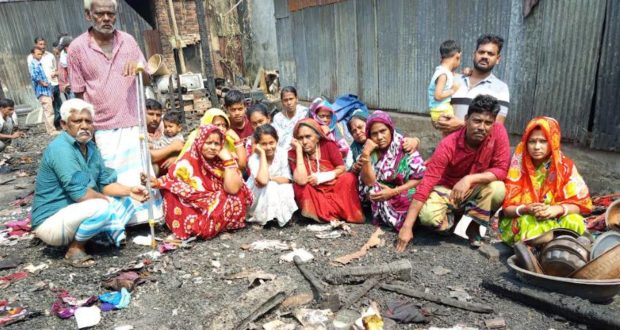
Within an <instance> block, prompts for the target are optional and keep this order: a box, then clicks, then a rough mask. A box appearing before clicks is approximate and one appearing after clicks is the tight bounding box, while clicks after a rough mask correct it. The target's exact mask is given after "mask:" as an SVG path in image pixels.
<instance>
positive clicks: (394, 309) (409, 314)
mask: <svg viewBox="0 0 620 330" xmlns="http://www.w3.org/2000/svg"><path fill="white" fill-rule="evenodd" d="M384 315H385V317H387V318H390V319H392V320H394V321H396V322H398V323H428V322H430V317H428V315H425V314H424V313H423V312H422V311H421V310H420V309H419V308H418V306H416V305H415V304H414V303H413V302H407V301H388V303H387V311H385V314H384Z"/></svg>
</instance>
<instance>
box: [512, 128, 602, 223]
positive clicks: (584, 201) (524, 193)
mask: <svg viewBox="0 0 620 330" xmlns="http://www.w3.org/2000/svg"><path fill="white" fill-rule="evenodd" d="M535 129H540V130H541V131H542V132H543V134H544V135H545V138H546V139H547V143H548V145H549V149H550V158H549V168H548V170H547V171H548V173H547V176H546V178H545V179H544V182H543V183H542V185H541V186H540V189H539V190H536V189H535V186H534V184H533V183H532V182H533V181H535V180H536V177H535V175H536V170H537V169H536V168H535V167H534V164H533V162H532V158H531V156H530V155H529V153H528V151H527V141H528V139H529V137H530V135H531V134H532V131H534V130H535ZM560 139H561V132H560V124H559V123H558V122H557V120H555V119H553V118H550V117H536V118H534V119H532V120H531V121H530V122H529V123H528V124H527V127H526V128H525V132H524V133H523V136H522V138H521V142H520V143H519V145H517V148H516V149H515V153H514V155H513V157H512V160H511V161H510V168H509V169H508V175H507V176H506V180H505V184H506V197H505V198H504V207H508V206H514V205H521V204H529V203H542V202H546V203H547V204H549V205H557V204H574V205H577V206H579V209H580V211H581V212H582V213H589V212H590V211H591V210H592V200H591V199H590V193H589V191H588V187H587V186H586V184H585V182H584V181H583V178H582V177H581V175H579V173H578V172H577V168H576V167H575V165H574V163H573V161H572V160H571V159H570V158H568V157H566V156H565V155H564V154H563V153H562V152H561V150H560Z"/></svg>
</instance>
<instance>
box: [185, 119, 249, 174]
mask: <svg viewBox="0 0 620 330" xmlns="http://www.w3.org/2000/svg"><path fill="white" fill-rule="evenodd" d="M204 125H214V126H217V127H219V128H220V129H222V130H223V131H224V132H226V136H225V138H226V141H225V143H224V147H225V148H226V149H228V151H230V153H231V155H232V156H233V158H234V159H235V160H236V161H237V164H238V165H239V168H240V169H241V170H242V171H243V170H244V169H245V167H246V165H247V159H248V153H247V150H246V148H245V146H244V145H243V141H241V139H240V138H239V135H237V133H236V132H235V131H234V130H233V129H231V128H230V119H228V115H227V114H226V113H225V112H224V111H222V110H221V109H218V108H211V109H209V110H207V112H205V114H204V115H203V116H202V118H201V119H200V126H204ZM198 130H199V128H197V129H195V130H193V131H192V132H191V133H190V134H189V136H188V137H187V141H186V142H185V145H184V146H183V149H182V150H181V153H180V154H179V158H181V156H183V155H184V154H185V153H186V152H187V151H188V150H189V149H190V148H191V147H192V145H193V144H194V140H195V139H196V135H197V134H198Z"/></svg>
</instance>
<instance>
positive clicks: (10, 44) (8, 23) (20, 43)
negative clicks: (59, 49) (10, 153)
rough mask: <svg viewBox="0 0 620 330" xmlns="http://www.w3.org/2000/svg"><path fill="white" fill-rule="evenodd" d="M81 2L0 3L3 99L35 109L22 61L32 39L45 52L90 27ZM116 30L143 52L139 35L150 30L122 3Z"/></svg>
mask: <svg viewBox="0 0 620 330" xmlns="http://www.w3.org/2000/svg"><path fill="white" fill-rule="evenodd" d="M82 3H83V2H82V1H78V0H49V1H24V2H10V3H0V36H2V42H0V79H2V82H3V85H4V86H5V88H7V89H8V92H7V93H6V97H8V98H12V99H13V100H14V101H15V102H17V103H27V104H30V105H32V106H35V107H38V102H37V100H36V99H35V97H34V92H33V90H32V86H31V82H30V74H29V72H28V66H27V64H26V57H27V56H28V54H30V50H31V49H32V46H33V41H34V38H36V37H39V36H41V37H43V38H45V39H46V40H47V47H48V50H49V51H51V48H52V43H53V42H54V41H56V38H57V36H58V34H60V33H68V34H70V35H72V36H74V37H75V36H78V35H79V34H81V33H83V32H84V31H86V29H87V28H88V27H89V26H90V25H89V24H88V22H87V21H86V19H85V17H84V10H83V5H82ZM118 3H119V8H118V15H117V24H116V26H117V27H118V28H119V29H120V30H123V31H126V32H128V33H130V34H131V35H133V36H134V37H135V38H136V40H137V41H138V43H139V44H140V47H142V49H143V50H144V44H143V39H142V37H141V36H142V31H144V30H150V29H152V27H151V26H150V25H149V24H148V23H147V22H146V21H145V20H144V19H142V17H140V16H139V15H138V14H137V13H136V12H135V11H134V10H133V9H132V8H131V7H129V5H127V4H126V3H125V2H124V1H118Z"/></svg>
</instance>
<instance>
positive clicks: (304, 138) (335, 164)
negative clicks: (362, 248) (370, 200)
mask: <svg viewBox="0 0 620 330" xmlns="http://www.w3.org/2000/svg"><path fill="white" fill-rule="evenodd" d="M291 144H292V145H293V148H292V149H291V150H289V152H288V161H289V166H290V168H291V170H292V171H293V181H294V184H293V190H294V191H295V200H296V201H297V205H298V206H299V208H300V209H301V214H302V215H303V216H305V217H308V218H311V219H314V220H316V221H334V220H345V221H347V222H353V223H362V222H364V215H363V213H362V207H361V205H360V201H359V198H358V190H357V178H356V177H355V174H353V173H350V172H346V171H345V166H344V161H343V160H342V155H341V154H340V150H339V148H338V145H337V144H336V143H335V142H334V141H332V140H330V139H328V138H327V136H326V135H325V132H324V131H323V129H322V128H321V125H320V124H319V123H318V122H317V121H316V120H314V119H311V118H306V119H303V120H301V121H299V122H298V123H297V125H296V126H295V129H294V139H293V141H292V142H291Z"/></svg>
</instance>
